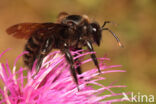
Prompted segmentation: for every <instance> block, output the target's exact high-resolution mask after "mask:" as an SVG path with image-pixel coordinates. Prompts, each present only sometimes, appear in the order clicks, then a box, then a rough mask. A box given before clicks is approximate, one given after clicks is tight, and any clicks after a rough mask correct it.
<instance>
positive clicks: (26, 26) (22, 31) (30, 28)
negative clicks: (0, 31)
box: [6, 23, 43, 39]
mask: <svg viewBox="0 0 156 104" xmlns="http://www.w3.org/2000/svg"><path fill="white" fill-rule="evenodd" d="M41 27H43V25H42V23H20V24H16V25H13V26H11V27H9V28H8V29H7V30H6V32H7V33H8V34H9V35H12V36H13V37H15V38H18V39H28V38H30V37H31V35H32V33H33V32H34V31H36V30H37V29H39V28H41Z"/></svg>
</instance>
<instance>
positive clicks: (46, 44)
mask: <svg viewBox="0 0 156 104" xmlns="http://www.w3.org/2000/svg"><path fill="white" fill-rule="evenodd" d="M52 46H53V44H52V39H50V38H49V39H47V40H46V41H45V42H44V43H43V45H42V46H41V49H40V52H39V55H38V57H37V64H36V74H37V73H38V72H39V69H40V67H41V65H42V61H43V59H44V57H45V56H46V55H47V54H48V53H49V52H50V51H51V50H52Z"/></svg>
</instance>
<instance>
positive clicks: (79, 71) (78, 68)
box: [74, 48, 82, 74]
mask: <svg viewBox="0 0 156 104" xmlns="http://www.w3.org/2000/svg"><path fill="white" fill-rule="evenodd" d="M81 49H82V48H76V49H74V51H76V50H81ZM79 53H80V54H81V53H82V52H79ZM76 56H78V54H75V55H74V57H76ZM75 63H76V65H77V68H76V71H77V73H78V74H82V69H81V66H80V64H81V61H80V60H79V58H77V59H75Z"/></svg>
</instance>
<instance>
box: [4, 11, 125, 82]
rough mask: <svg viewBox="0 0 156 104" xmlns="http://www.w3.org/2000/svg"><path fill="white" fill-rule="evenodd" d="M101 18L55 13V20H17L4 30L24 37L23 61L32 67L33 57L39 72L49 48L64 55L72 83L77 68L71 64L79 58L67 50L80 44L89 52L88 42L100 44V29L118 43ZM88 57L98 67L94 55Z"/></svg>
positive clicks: (90, 47)
mask: <svg viewBox="0 0 156 104" xmlns="http://www.w3.org/2000/svg"><path fill="white" fill-rule="evenodd" d="M107 23H111V22H110V21H105V22H104V24H103V25H102V26H100V25H99V23H97V22H95V21H90V20H89V18H88V16H86V15H75V14H68V13H66V12H61V13H60V14H59V15H58V18H57V22H56V23H51V22H48V23H20V24H16V25H13V26H11V27H9V28H8V29H7V30H6V31H7V33H8V34H10V35H12V36H13V37H15V38H18V39H27V43H26V45H25V48H24V50H25V51H28V52H29V53H28V54H25V55H24V56H23V57H24V63H25V65H26V66H27V67H28V68H29V69H32V66H33V63H34V62H35V60H37V65H36V70H37V72H38V71H39V69H40V67H41V65H42V61H43V58H44V57H45V56H46V55H47V54H48V53H49V52H50V51H51V50H52V49H60V51H61V52H62V53H64V54H65V58H66V60H67V62H68V63H69V64H70V72H71V75H72V76H73V79H74V81H75V83H76V84H77V85H78V78H77V73H78V74H81V73H82V71H81V67H80V66H79V67H77V69H75V67H74V63H75V62H76V63H78V64H79V63H81V62H80V60H79V59H76V60H75V61H74V60H73V56H72V55H71V53H70V51H71V50H74V51H75V50H80V49H82V47H83V46H85V47H87V49H88V50H89V51H90V52H94V48H93V46H92V44H96V45H97V46H100V43H101V39H102V31H103V30H107V31H109V32H110V33H111V34H112V35H113V36H114V37H115V38H116V40H117V42H118V44H119V45H120V46H122V44H121V43H120V40H119V38H118V37H117V36H116V35H115V34H114V33H113V32H112V31H111V30H110V29H108V28H105V25H106V24H107ZM91 58H92V60H93V62H94V64H95V66H96V67H97V69H98V71H99V73H100V72H101V71H100V68H99V64H98V60H97V58H96V55H95V54H91Z"/></svg>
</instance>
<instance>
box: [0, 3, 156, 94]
mask: <svg viewBox="0 0 156 104" xmlns="http://www.w3.org/2000/svg"><path fill="white" fill-rule="evenodd" d="M62 11H66V12H68V13H70V14H80V15H83V14H86V15H88V16H89V17H90V18H91V19H93V20H96V21H98V22H99V24H100V25H102V24H103V22H104V21H106V20H109V21H113V22H115V23H117V24H118V25H117V26H114V25H111V24H108V25H107V27H109V28H110V29H111V30H112V31H113V32H114V33H116V35H118V36H119V37H120V40H121V41H122V43H123V44H124V46H125V47H124V48H119V47H118V46H117V43H116V40H115V39H114V38H113V37H112V36H111V34H110V33H109V32H107V31H103V39H102V44H101V46H100V47H96V48H95V50H96V52H97V55H98V57H103V56H107V57H109V58H111V61H109V62H108V64H112V65H113V64H121V65H123V66H122V67H121V68H118V69H124V70H126V71H127V72H126V73H117V74H116V75H117V76H116V75H113V74H110V75H111V77H113V78H114V79H113V78H112V80H116V81H118V82H119V83H120V82H121V83H122V84H124V85H127V86H128V88H127V89H126V90H125V91H128V92H136V93H138V92H140V93H141V94H146V95H156V44H155V43H156V28H155V27H156V26H155V25H156V0H0V52H3V51H4V50H6V49H7V48H12V50H11V51H9V52H7V54H5V56H3V57H2V60H1V61H2V62H3V61H5V60H6V59H7V60H9V63H10V64H13V61H14V59H15V58H16V57H17V55H18V54H20V53H21V52H22V51H23V47H24V44H25V42H26V41H25V40H17V39H15V38H13V37H11V36H8V35H7V34H6V32H5V30H6V28H7V27H9V26H11V25H13V24H17V23H21V22H48V21H49V22H55V21H56V18H57V15H58V13H59V12H62ZM18 64H19V65H22V59H21V60H20V62H18Z"/></svg>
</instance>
